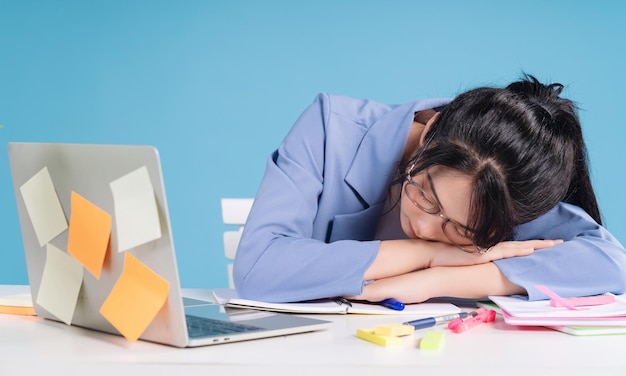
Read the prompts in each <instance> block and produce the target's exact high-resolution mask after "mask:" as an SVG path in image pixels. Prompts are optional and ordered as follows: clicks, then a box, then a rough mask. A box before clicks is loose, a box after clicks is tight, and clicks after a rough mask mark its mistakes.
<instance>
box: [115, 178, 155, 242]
mask: <svg viewBox="0 0 626 376" xmlns="http://www.w3.org/2000/svg"><path fill="white" fill-rule="evenodd" d="M109 185H110V187H111V192H112V194H113V204H114V207H115V223H116V226H115V228H116V231H117V232H116V236H117V251H118V252H124V251H127V250H129V249H131V248H134V247H137V246H139V245H142V244H145V243H148V242H150V241H153V240H156V239H159V238H160V237H161V221H160V218H159V211H158V208H157V203H156V198H155V196H154V188H153V187H152V181H151V180H150V175H149V174H148V169H147V168H146V167H145V166H144V167H140V168H138V169H137V170H135V171H132V172H130V173H128V174H126V175H124V176H122V177H121V178H119V179H117V180H115V181H113V182H111V183H110V184H109Z"/></svg>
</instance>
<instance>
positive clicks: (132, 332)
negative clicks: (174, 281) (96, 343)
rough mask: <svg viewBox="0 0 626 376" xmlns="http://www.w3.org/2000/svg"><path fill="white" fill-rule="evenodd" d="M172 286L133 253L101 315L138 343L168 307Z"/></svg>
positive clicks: (125, 261) (125, 335)
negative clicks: (158, 315)
mask: <svg viewBox="0 0 626 376" xmlns="http://www.w3.org/2000/svg"><path fill="white" fill-rule="evenodd" d="M168 291H169V283H168V282H167V280H165V279H163V278H162V277H161V276H159V275H158V274H156V273H155V272H154V271H152V270H151V269H150V268H148V267H147V266H146V265H144V264H143V263H142V262H141V261H139V260H138V259H137V258H136V257H135V256H133V255H132V254H130V253H126V254H125V255H124V270H123V271H122V274H121V275H120V278H119V279H118V280H117V282H116V283H115V286H113V289H112V290H111V293H110V294H109V296H108V297H107V298H106V300H105V301H104V303H103V304H102V307H100V313H101V314H102V315H103V316H104V317H105V318H106V319H107V320H108V321H109V322H110V323H111V325H113V326H114V327H115V328H116V329H117V330H118V331H119V332H120V334H122V335H123V336H124V337H125V338H126V339H127V340H129V341H130V342H135V341H137V339H139V336H141V334H142V333H143V332H144V330H146V328H147V327H148V325H150V323H151V322H152V320H153V319H154V317H156V315H157V313H158V312H159V310H160V309H161V307H163V304H165V301H166V300H167V295H168Z"/></svg>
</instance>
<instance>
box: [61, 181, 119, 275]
mask: <svg viewBox="0 0 626 376" xmlns="http://www.w3.org/2000/svg"><path fill="white" fill-rule="evenodd" d="M71 207H72V209H71V214H70V226H69V234H68V240H67V252H68V253H69V254H70V255H72V256H74V258H76V260H78V261H79V262H80V263H81V264H83V266H84V267H85V268H86V269H87V270H88V271H89V272H90V273H91V274H93V276H94V277H96V279H100V273H101V272H102V264H103V263H104V257H105V255H106V252H107V249H108V246H109V240H110V238H111V221H112V220H111V215H110V214H109V213H107V212H105V211H104V210H102V209H100V208H99V207H97V206H96V205H94V204H92V203H91V202H89V200H87V199H86V198H84V197H82V196H81V195H79V194H78V193H76V192H72V195H71Z"/></svg>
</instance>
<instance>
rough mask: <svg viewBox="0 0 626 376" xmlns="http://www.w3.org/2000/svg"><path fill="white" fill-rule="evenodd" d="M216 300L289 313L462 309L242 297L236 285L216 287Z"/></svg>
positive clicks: (440, 304) (440, 312) (428, 312)
mask: <svg viewBox="0 0 626 376" xmlns="http://www.w3.org/2000/svg"><path fill="white" fill-rule="evenodd" d="M213 296H214V297H215V301H217V302H219V303H220V304H223V305H225V306H228V307H233V308H253V309H258V310H265V311H273V312H288V313H322V314H348V313H353V314H362V315H411V316H413V317H415V318H418V317H431V316H439V315H447V314H451V313H457V312H461V309H460V308H459V307H457V306H456V305H454V304H451V303H446V302H438V303H419V304H406V305H405V306H404V309H403V310H402V311H396V310H393V309H389V308H386V307H383V306H381V305H378V304H368V303H360V302H350V304H349V305H348V304H346V303H345V302H342V301H337V300H334V299H321V300H316V301H307V302H296V303H268V302H262V301H258V300H249V299H242V298H240V297H239V296H238V295H237V292H236V291H235V290H233V289H215V290H213Z"/></svg>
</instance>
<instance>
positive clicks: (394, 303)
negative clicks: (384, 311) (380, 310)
mask: <svg viewBox="0 0 626 376" xmlns="http://www.w3.org/2000/svg"><path fill="white" fill-rule="evenodd" d="M378 304H380V305H381V306H383V307H387V308H390V309H393V310H395V311H402V310H403V309H404V303H402V302H401V301H399V300H396V299H394V298H389V299H385V300H382V301H380V302H378Z"/></svg>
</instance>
